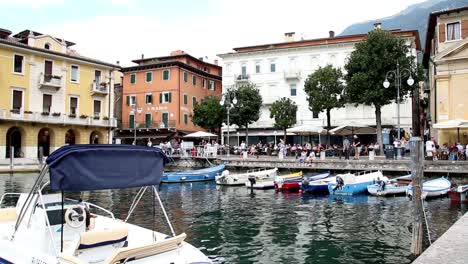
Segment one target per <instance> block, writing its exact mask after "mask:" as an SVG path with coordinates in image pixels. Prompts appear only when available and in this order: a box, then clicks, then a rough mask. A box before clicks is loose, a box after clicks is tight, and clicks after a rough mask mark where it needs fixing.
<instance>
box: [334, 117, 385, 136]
mask: <svg viewBox="0 0 468 264" xmlns="http://www.w3.org/2000/svg"><path fill="white" fill-rule="evenodd" d="M330 133H331V134H333V135H339V136H349V135H354V134H375V133H376V130H375V128H373V127H370V126H366V125H363V124H359V123H355V122H353V121H351V122H349V123H348V124H346V125H343V126H339V127H336V128H334V129H331V130H330Z"/></svg>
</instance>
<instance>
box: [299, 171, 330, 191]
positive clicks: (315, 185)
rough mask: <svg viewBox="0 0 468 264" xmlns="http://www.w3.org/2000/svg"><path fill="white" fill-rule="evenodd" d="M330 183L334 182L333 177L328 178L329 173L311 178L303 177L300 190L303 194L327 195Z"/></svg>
mask: <svg viewBox="0 0 468 264" xmlns="http://www.w3.org/2000/svg"><path fill="white" fill-rule="evenodd" d="M332 181H333V182H334V181H335V177H330V172H329V171H328V172H325V173H321V174H318V175H314V176H311V177H304V179H303V180H302V184H301V190H302V192H305V193H316V194H319V193H328V183H329V182H332Z"/></svg>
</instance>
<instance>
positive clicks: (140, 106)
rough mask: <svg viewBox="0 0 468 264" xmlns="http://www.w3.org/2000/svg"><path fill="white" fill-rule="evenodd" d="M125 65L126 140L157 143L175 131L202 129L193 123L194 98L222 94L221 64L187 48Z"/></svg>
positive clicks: (123, 131)
mask: <svg viewBox="0 0 468 264" xmlns="http://www.w3.org/2000/svg"><path fill="white" fill-rule="evenodd" d="M133 62H135V63H137V64H138V65H137V66H132V67H127V68H124V69H123V70H122V71H123V73H124V76H123V93H122V99H123V100H122V126H121V127H120V128H119V130H118V132H119V133H118V136H117V137H119V138H120V139H121V140H122V142H123V143H127V144H132V143H133V141H134V140H135V138H136V139H137V143H138V144H144V143H145V142H147V141H148V140H151V141H152V143H157V142H159V141H162V140H164V139H166V138H168V137H171V136H174V135H175V134H181V135H182V134H186V133H189V132H195V131H200V130H203V129H202V128H201V127H198V126H196V125H194V124H193V123H192V114H193V106H194V104H195V102H201V100H202V99H203V98H204V97H206V96H209V95H215V96H220V95H221V75H222V71H221V67H220V66H218V65H215V64H211V63H207V62H204V61H203V60H201V59H197V58H194V57H192V56H190V55H189V54H187V53H185V52H184V51H180V50H178V51H174V52H172V53H171V55H170V56H165V57H155V58H143V57H142V58H141V59H139V60H134V61H133Z"/></svg>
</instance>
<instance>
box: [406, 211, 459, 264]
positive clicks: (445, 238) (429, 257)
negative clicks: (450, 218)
mask: <svg viewBox="0 0 468 264" xmlns="http://www.w3.org/2000/svg"><path fill="white" fill-rule="evenodd" d="M429 263H431V264H432V263H450V264H466V263H468V213H466V214H465V215H464V216H462V217H461V218H460V219H459V220H458V221H457V222H456V223H455V224H453V226H452V227H450V228H449V230H447V231H446V232H445V233H444V234H443V235H442V236H441V237H440V238H439V239H437V240H436V241H435V242H434V243H433V244H432V245H431V246H430V247H429V248H427V249H426V250H425V251H424V252H423V253H422V254H421V256H419V257H418V258H417V259H416V260H415V261H414V262H413V264H429Z"/></svg>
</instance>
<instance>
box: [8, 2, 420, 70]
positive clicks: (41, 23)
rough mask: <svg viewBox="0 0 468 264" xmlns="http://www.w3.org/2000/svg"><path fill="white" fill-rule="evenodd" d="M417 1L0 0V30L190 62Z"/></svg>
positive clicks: (110, 58)
mask: <svg viewBox="0 0 468 264" xmlns="http://www.w3.org/2000/svg"><path fill="white" fill-rule="evenodd" d="M419 2H424V0H320V1H317V0H289V1H284V0H283V1H279V0H278V1H276V0H192V1H189V0H187V1H181V0H172V1H161V0H153V1H151V0H89V1H88V0H74V1H71V0H70V1H67V0H0V10H1V11H2V15H1V16H0V28H5V29H9V30H11V31H13V33H17V32H19V31H21V30H24V29H31V30H34V31H39V32H41V33H48V34H51V35H53V36H56V37H59V38H65V39H66V40H69V41H72V42H75V43H77V45H76V46H75V47H74V48H75V49H76V50H77V51H78V52H79V53H81V54H83V55H85V56H89V57H93V58H96V59H101V60H105V61H107V62H115V61H117V60H119V61H120V62H121V64H122V65H125V66H128V65H131V64H132V63H131V62H130V61H131V60H132V59H137V58H139V57H140V56H141V54H145V57H152V56H164V55H168V54H169V52H170V51H172V50H177V49H181V50H184V51H186V52H188V53H190V54H192V55H194V56H196V57H201V56H208V57H209V59H210V60H212V59H214V56H215V55H216V54H220V53H227V52H230V51H231V50H232V48H234V47H240V46H248V45H255V44H262V43H272V42H280V41H283V34H284V32H290V31H295V32H296V35H297V36H298V37H299V38H300V36H301V35H303V36H304V38H319V37H326V36H327V35H328V31H329V30H334V31H335V32H336V33H337V34H339V33H340V32H341V31H342V30H343V29H344V28H346V27H347V26H348V25H350V24H352V23H355V22H361V21H365V20H370V19H376V18H381V17H386V16H391V15H394V14H396V13H398V12H399V11H401V10H403V9H404V8H406V7H407V6H409V5H411V4H414V3H419Z"/></svg>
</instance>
